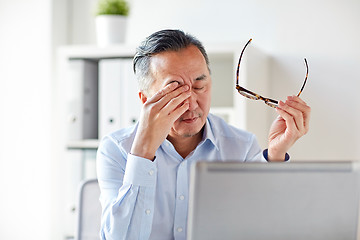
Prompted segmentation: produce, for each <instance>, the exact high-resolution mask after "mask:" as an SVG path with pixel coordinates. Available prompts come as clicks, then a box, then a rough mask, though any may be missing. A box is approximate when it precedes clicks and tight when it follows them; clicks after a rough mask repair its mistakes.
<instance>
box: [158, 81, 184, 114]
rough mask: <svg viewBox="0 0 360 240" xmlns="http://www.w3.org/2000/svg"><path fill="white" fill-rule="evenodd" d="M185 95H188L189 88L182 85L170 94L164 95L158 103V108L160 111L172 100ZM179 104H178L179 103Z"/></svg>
mask: <svg viewBox="0 0 360 240" xmlns="http://www.w3.org/2000/svg"><path fill="white" fill-rule="evenodd" d="M184 93H186V94H187V95H188V94H190V91H189V86H188V85H183V86H180V87H178V88H177V89H175V90H173V91H172V92H170V93H168V94H166V95H165V96H163V97H162V98H161V99H160V100H159V101H158V102H159V106H161V108H160V109H159V110H161V109H163V108H164V107H165V106H166V105H168V104H169V102H170V101H171V100H172V99H174V98H177V97H178V96H180V95H182V94H184ZM179 103H180V102H179Z"/></svg>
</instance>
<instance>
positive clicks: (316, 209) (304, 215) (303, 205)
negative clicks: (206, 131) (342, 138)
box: [187, 162, 359, 240]
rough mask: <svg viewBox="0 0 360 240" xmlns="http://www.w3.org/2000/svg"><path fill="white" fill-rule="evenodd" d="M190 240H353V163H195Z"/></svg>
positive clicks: (355, 221) (356, 188)
mask: <svg viewBox="0 0 360 240" xmlns="http://www.w3.org/2000/svg"><path fill="white" fill-rule="evenodd" d="M192 167H193V168H192V169H191V180H190V200H189V218H188V219H189V220H188V229H187V234H188V238H187V239H188V240H195V239H196V240H199V239H207V240H211V239H217V240H218V239H226V240H232V239H236V240H242V239H244V240H245V239H246V240H252V239H253V240H262V239H266V240H272V239H277V240H278V239H292V240H296V239H307V240H315V239H319V240H320V239H321V240H323V239H327V240H332V239H333V240H339V239H356V237H357V236H356V235H357V226H358V212H359V211H358V206H359V181H358V171H356V170H354V165H353V164H352V163H351V162H336V163H335V162H332V163H310V162H301V163H300V162H292V163H270V164H264V163H224V162H198V163H196V164H194V165H193V166H192Z"/></svg>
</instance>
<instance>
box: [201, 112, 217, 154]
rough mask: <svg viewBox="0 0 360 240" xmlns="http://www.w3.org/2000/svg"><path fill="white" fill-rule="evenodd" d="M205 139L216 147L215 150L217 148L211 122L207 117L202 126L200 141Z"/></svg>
mask: <svg viewBox="0 0 360 240" xmlns="http://www.w3.org/2000/svg"><path fill="white" fill-rule="evenodd" d="M207 139H209V141H210V142H211V143H212V144H213V145H214V146H215V147H216V149H217V150H219V147H218V146H217V142H216V139H215V136H214V131H213V130H212V126H211V123H210V121H209V117H207V118H206V123H205V127H204V133H203V138H202V141H201V142H202V143H203V142H205V141H206V140H207Z"/></svg>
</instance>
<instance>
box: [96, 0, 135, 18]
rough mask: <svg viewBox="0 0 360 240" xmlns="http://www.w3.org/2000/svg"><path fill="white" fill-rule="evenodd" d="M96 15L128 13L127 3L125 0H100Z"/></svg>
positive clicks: (126, 14)
mask: <svg viewBox="0 0 360 240" xmlns="http://www.w3.org/2000/svg"><path fill="white" fill-rule="evenodd" d="M96 15H123V16H128V15H129V4H128V3H127V2H126V1H125V0H100V1H99V2H98V6H97V11H96Z"/></svg>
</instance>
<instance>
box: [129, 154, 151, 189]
mask: <svg viewBox="0 0 360 240" xmlns="http://www.w3.org/2000/svg"><path fill="white" fill-rule="evenodd" d="M156 176H157V167H156V163H155V162H152V161H150V160H149V159H146V158H142V157H138V156H135V155H132V154H130V153H129V154H128V155H127V162H126V168H125V175H124V182H126V183H129V184H132V185H136V186H144V187H155V184H156Z"/></svg>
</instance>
